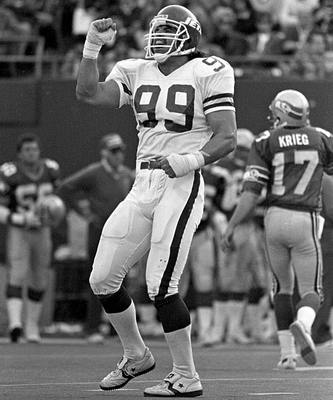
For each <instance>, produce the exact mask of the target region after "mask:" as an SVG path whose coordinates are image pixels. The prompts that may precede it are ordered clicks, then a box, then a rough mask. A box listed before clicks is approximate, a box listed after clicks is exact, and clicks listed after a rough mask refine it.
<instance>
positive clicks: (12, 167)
mask: <svg viewBox="0 0 333 400" xmlns="http://www.w3.org/2000/svg"><path fill="white" fill-rule="evenodd" d="M0 171H1V173H2V174H3V175H4V176H6V177H10V176H12V175H14V174H16V172H17V166H16V164H15V163H13V162H11V161H9V162H6V163H4V164H2V165H1V167H0Z"/></svg>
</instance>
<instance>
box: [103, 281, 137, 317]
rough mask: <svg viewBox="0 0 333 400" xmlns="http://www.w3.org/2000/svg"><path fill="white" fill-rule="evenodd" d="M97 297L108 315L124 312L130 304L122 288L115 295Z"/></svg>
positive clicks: (125, 291)
mask: <svg viewBox="0 0 333 400" xmlns="http://www.w3.org/2000/svg"><path fill="white" fill-rule="evenodd" d="M97 297H98V299H99V301H100V302H101V304H102V307H103V308H104V310H105V312H106V313H108V314H115V313H120V312H122V311H125V310H127V308H128V307H129V306H130V305H131V303H132V299H131V298H130V296H129V294H128V293H127V290H126V289H125V288H124V287H123V286H121V288H120V289H119V290H118V291H117V292H116V293H112V294H106V295H98V296H97Z"/></svg>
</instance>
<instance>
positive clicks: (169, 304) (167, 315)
mask: <svg viewBox="0 0 333 400" xmlns="http://www.w3.org/2000/svg"><path fill="white" fill-rule="evenodd" d="M154 305H155V307H156V310H157V315H158V318H159V320H160V321H161V323H162V326H163V330H164V332H165V333H168V332H174V331H177V330H178V329H183V328H186V327H187V326H189V325H190V324H191V317H190V313H189V311H188V309H187V307H186V304H185V303H184V301H183V299H182V298H181V297H180V296H179V294H178V293H177V294H174V295H172V296H168V297H166V298H164V299H161V300H155V301H154Z"/></svg>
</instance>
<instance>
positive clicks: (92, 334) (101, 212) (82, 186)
mask: <svg viewBox="0 0 333 400" xmlns="http://www.w3.org/2000/svg"><path fill="white" fill-rule="evenodd" d="M124 150H125V144H124V142H123V140H122V138H121V137H120V136H119V135H118V134H116V133H111V134H108V135H105V136H103V137H102V139H101V140H100V155H101V159H100V161H97V162H94V163H92V164H89V165H88V166H86V167H84V168H83V169H81V170H79V171H77V172H76V173H74V174H73V175H71V176H69V177H67V178H66V179H65V180H64V181H63V182H62V183H61V185H60V186H59V189H58V192H57V193H58V195H60V197H62V198H63V200H64V201H65V203H66V204H67V205H68V207H69V208H72V209H74V210H75V211H77V212H78V213H79V214H80V215H82V216H83V217H84V218H85V219H86V220H87V221H88V223H89V228H88V257H89V265H92V264H93V260H94V256H95V253H96V249H97V245H98V241H99V237H100V235H101V232H102V228H103V225H104V223H105V221H106V220H107V218H108V217H109V215H110V214H111V212H112V211H113V210H114V209H115V208H116V206H117V205H118V204H119V203H120V202H121V201H122V200H123V199H124V198H125V196H126V195H127V193H128V192H129V190H130V188H131V186H132V183H133V179H134V175H133V172H132V171H131V170H130V169H129V168H127V167H126V166H124V165H123V163H124ZM81 199H87V200H88V201H89V205H88V207H84V208H83V207H81V206H80V204H81V203H80V201H79V200H81ZM88 292H89V297H88V310H87V320H86V334H87V335H88V340H90V341H92V342H99V341H102V340H103V336H102V335H101V333H100V332H99V329H98V328H99V325H100V323H101V312H102V308H101V305H100V302H99V301H98V299H97V298H96V296H94V295H93V293H92V291H91V290H89V291H88Z"/></svg>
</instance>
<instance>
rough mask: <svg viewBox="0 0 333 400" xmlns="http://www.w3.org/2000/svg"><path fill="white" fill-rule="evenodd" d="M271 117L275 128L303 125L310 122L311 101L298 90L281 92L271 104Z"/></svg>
mask: <svg viewBox="0 0 333 400" xmlns="http://www.w3.org/2000/svg"><path fill="white" fill-rule="evenodd" d="M269 109H270V111H271V116H270V119H271V120H272V121H273V126H274V127H275V128H277V127H282V126H295V127H301V126H305V125H308V124H309V109H310V106H309V102H308V100H307V98H306V97H305V96H304V94H302V93H301V92H298V91H297V90H291V89H290V90H283V91H282V92H279V93H278V94H277V95H276V96H275V98H274V100H273V101H272V103H271V104H270V106H269Z"/></svg>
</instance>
